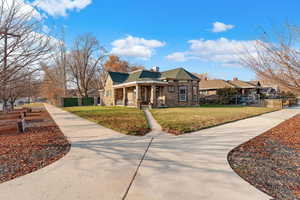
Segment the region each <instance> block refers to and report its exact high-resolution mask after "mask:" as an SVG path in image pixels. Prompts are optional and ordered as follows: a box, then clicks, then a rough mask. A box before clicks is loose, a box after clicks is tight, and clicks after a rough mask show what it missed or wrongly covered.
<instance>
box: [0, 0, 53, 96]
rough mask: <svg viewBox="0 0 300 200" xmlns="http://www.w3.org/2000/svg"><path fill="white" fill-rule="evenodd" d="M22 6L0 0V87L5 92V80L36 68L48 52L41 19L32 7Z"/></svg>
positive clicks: (18, 78) (10, 79)
mask: <svg viewBox="0 0 300 200" xmlns="http://www.w3.org/2000/svg"><path fill="white" fill-rule="evenodd" d="M23 6H24V4H23V3H22V2H21V1H18V0H0V45H1V46H2V48H0V89H1V90H2V91H3V93H7V92H8V91H7V90H8V84H9V82H14V81H17V80H21V79H23V78H24V77H26V76H29V75H30V74H32V73H34V72H35V71H37V70H39V62H40V61H41V60H45V59H46V58H47V57H48V56H49V53H50V52H51V45H50V41H51V40H52V39H51V38H50V37H48V36H46V35H45V34H43V33H42V31H41V30H42V28H41V27H42V23H41V20H40V19H38V18H37V17H36V15H35V14H36V13H35V11H34V10H28V9H24V7H23ZM20 71H22V73H19V72H20ZM2 99H3V97H2ZM4 99H5V98H4Z"/></svg>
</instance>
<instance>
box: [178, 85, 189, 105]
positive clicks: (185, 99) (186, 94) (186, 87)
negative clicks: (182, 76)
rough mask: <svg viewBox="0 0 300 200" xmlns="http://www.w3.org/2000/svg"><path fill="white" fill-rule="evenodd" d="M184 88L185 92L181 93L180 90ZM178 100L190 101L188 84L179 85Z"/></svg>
mask: <svg viewBox="0 0 300 200" xmlns="http://www.w3.org/2000/svg"><path fill="white" fill-rule="evenodd" d="M183 88H184V91H185V93H184V94H181V93H180V91H181V90H182V89H183ZM182 97H184V98H182ZM178 101H179V102H187V101H188V86H187V85H180V86H178Z"/></svg>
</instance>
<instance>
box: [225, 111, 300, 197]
mask: <svg viewBox="0 0 300 200" xmlns="http://www.w3.org/2000/svg"><path fill="white" fill-rule="evenodd" d="M228 161H229V163H230V165H231V167H232V168H233V170H234V171H235V172H236V173H237V174H239V175H240V176H241V177H242V178H243V179H245V180H246V181H247V182H249V183H250V184H252V185H253V186H255V187H256V188H258V189H259V190H261V191H263V192H265V193H267V194H269V195H270V196H272V197H274V198H275V199H276V200H295V199H300V115H297V116H295V117H293V118H291V119H289V120H287V121H285V122H283V123H281V124H279V125H278V126H276V127H274V128H272V129H271V130H269V131H267V132H265V133H263V134H262V135H260V136H258V137H256V138H254V139H252V140H250V141H248V142H246V143H244V144H242V145H240V146H239V147H237V148H235V149H233V150H232V151H231V152H230V153H229V155H228Z"/></svg>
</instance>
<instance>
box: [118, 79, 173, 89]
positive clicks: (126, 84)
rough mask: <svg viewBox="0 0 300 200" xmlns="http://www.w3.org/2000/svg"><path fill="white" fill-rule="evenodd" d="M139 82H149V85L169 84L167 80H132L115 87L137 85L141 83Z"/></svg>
mask: <svg viewBox="0 0 300 200" xmlns="http://www.w3.org/2000/svg"><path fill="white" fill-rule="evenodd" d="M139 84H149V85H167V84H168V83H167V82H164V81H151V80H149V81H132V82H128V83H121V84H117V85H114V86H113V88H123V87H130V86H135V85H139Z"/></svg>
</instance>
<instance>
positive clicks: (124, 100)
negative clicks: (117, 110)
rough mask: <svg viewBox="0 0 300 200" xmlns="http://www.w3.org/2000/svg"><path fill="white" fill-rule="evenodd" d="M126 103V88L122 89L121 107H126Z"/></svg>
mask: <svg viewBox="0 0 300 200" xmlns="http://www.w3.org/2000/svg"><path fill="white" fill-rule="evenodd" d="M126 101H127V88H126V87H124V88H123V105H124V106H126Z"/></svg>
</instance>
